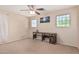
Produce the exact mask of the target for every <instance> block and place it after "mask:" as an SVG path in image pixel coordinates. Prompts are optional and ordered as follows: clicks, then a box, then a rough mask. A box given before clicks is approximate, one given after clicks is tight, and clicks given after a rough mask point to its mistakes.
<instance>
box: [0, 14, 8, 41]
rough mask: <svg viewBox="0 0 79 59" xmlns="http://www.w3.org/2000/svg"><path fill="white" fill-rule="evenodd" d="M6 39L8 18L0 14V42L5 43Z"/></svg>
mask: <svg viewBox="0 0 79 59" xmlns="http://www.w3.org/2000/svg"><path fill="white" fill-rule="evenodd" d="M7 37H8V17H7V15H4V14H0V40H1V41H3V42H4V41H6V39H7Z"/></svg>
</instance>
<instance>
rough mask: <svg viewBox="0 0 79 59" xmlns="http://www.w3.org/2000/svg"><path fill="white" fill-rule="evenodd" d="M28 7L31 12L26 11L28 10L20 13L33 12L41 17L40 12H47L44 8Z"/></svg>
mask: <svg viewBox="0 0 79 59" xmlns="http://www.w3.org/2000/svg"><path fill="white" fill-rule="evenodd" d="M27 7H28V8H29V10H27V9H26V10H20V11H33V12H34V13H36V14H37V15H40V12H38V11H43V10H45V9H44V8H36V7H35V6H34V5H27Z"/></svg>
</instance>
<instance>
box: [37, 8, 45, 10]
mask: <svg viewBox="0 0 79 59" xmlns="http://www.w3.org/2000/svg"><path fill="white" fill-rule="evenodd" d="M36 10H40V11H41V10H44V8H38V9H36Z"/></svg>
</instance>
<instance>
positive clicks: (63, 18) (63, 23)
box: [56, 14, 70, 27]
mask: <svg viewBox="0 0 79 59" xmlns="http://www.w3.org/2000/svg"><path fill="white" fill-rule="evenodd" d="M56 26H57V27H69V26H70V15H68V14H67V15H60V16H57V17H56Z"/></svg>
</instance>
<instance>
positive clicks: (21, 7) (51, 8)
mask: <svg viewBox="0 0 79 59" xmlns="http://www.w3.org/2000/svg"><path fill="white" fill-rule="evenodd" d="M70 7H74V5H35V8H44V9H45V10H44V11H42V12H40V13H41V14H42V13H44V12H48V11H55V10H61V9H66V8H70ZM0 9H2V10H7V11H11V12H15V13H16V14H20V15H24V16H33V15H30V14H29V13H28V11H20V10H25V9H27V10H28V7H27V5H0Z"/></svg>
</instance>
